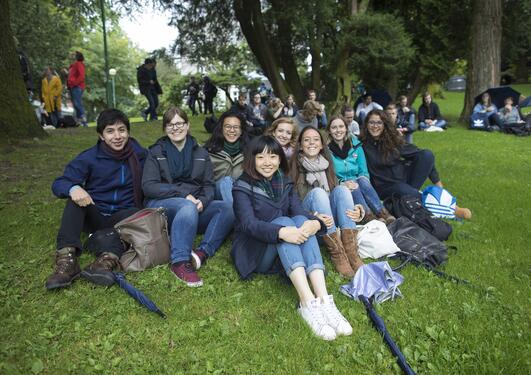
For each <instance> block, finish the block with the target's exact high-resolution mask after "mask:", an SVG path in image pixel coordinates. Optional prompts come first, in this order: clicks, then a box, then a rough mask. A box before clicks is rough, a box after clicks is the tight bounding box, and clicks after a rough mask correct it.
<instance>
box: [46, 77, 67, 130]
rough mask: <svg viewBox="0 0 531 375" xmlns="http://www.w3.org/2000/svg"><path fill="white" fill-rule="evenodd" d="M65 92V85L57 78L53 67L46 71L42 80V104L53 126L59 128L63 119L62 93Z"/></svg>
mask: <svg viewBox="0 0 531 375" xmlns="http://www.w3.org/2000/svg"><path fill="white" fill-rule="evenodd" d="M62 91H63V84H62V83H61V79H60V78H59V76H57V75H56V74H55V72H54V70H53V68H51V67H47V68H46V69H45V70H44V78H43V79H42V88H41V96H42V104H43V105H44V110H45V111H46V113H47V114H48V116H49V117H50V119H51V121H52V125H53V126H55V127H57V125H58V123H59V118H60V117H61V93H62Z"/></svg>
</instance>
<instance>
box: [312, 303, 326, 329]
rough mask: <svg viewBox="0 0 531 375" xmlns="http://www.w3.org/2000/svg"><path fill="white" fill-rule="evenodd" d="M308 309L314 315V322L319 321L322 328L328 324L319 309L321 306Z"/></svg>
mask: <svg viewBox="0 0 531 375" xmlns="http://www.w3.org/2000/svg"><path fill="white" fill-rule="evenodd" d="M321 306H322V305H321ZM308 309H309V310H310V314H311V315H312V318H313V319H314V321H317V323H318V324H319V325H320V326H321V328H322V326H324V325H326V324H328V323H327V322H326V319H325V317H324V315H323V313H322V311H321V310H320V309H319V306H308Z"/></svg>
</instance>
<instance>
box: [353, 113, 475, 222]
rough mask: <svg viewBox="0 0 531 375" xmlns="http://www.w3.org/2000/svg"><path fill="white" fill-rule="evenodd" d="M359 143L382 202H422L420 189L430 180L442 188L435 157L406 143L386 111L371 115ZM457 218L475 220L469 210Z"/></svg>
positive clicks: (373, 184)
mask: <svg viewBox="0 0 531 375" xmlns="http://www.w3.org/2000/svg"><path fill="white" fill-rule="evenodd" d="M360 139H361V141H362V143H363V151H364V152H365V157H366V158H367V166H368V168H369V174H370V176H371V182H372V186H374V189H375V190H376V191H377V192H378V195H379V196H380V198H382V199H386V198H388V197H391V196H393V195H396V196H398V197H403V196H414V197H417V198H418V199H422V194H421V192H420V191H419V189H420V188H421V187H422V185H423V184H424V182H425V181H426V179H427V178H428V177H429V179H430V180H431V182H432V183H433V184H435V185H437V186H440V187H443V186H442V182H441V180H440V178H439V173H438V172H437V169H436V168H435V156H434V155H433V153H432V152H431V151H430V150H421V149H419V148H418V147H417V146H415V145H414V144H411V143H405V141H404V138H403V137H402V136H401V135H400V134H399V133H398V130H396V126H394V125H393V124H392V123H391V120H390V119H389V116H387V114H386V113H385V112H384V111H380V110H373V111H371V112H369V114H368V115H367V118H366V119H365V126H364V127H363V128H362V129H361V134H360ZM455 214H456V216H457V217H460V218H465V219H469V218H470V217H471V216H472V213H471V212H470V210H468V209H466V208H460V207H456V210H455Z"/></svg>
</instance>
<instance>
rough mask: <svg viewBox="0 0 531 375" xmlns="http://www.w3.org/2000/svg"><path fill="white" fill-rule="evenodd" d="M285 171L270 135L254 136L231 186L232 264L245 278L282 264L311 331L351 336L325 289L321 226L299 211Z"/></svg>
mask: <svg viewBox="0 0 531 375" xmlns="http://www.w3.org/2000/svg"><path fill="white" fill-rule="evenodd" d="M287 167H288V166H287V160H286V156H285V155H284V152H283V151H282V147H281V146H280V144H279V143H278V142H277V141H276V140H275V139H274V138H273V137H271V136H260V137H258V138H255V139H253V140H252V141H251V143H250V144H249V145H248V147H247V148H246V150H245V162H244V167H243V170H244V173H243V174H242V176H241V177H240V178H239V179H238V180H236V182H235V184H234V187H233V196H234V212H235V214H236V225H235V235H234V241H233V245H232V251H231V256H232V259H233V261H234V265H235V266H236V269H237V270H238V272H239V274H240V276H241V277H242V278H243V279H247V278H249V277H250V276H251V275H252V274H253V273H265V274H267V273H274V272H278V267H277V265H278V262H279V261H280V264H281V266H282V268H283V269H284V271H285V273H286V274H287V275H288V277H289V278H290V280H291V282H292V283H293V286H294V287H295V289H296V291H297V294H298V296H299V300H300V302H299V307H298V312H299V314H300V315H301V317H302V318H303V319H304V320H305V321H306V322H307V323H308V325H309V326H310V328H311V329H312V331H313V332H314V333H315V334H316V335H317V336H319V337H321V338H323V339H325V340H333V339H335V338H336V336H337V335H350V334H351V333H352V327H351V326H350V324H349V323H348V321H347V320H346V319H345V318H344V317H343V316H342V315H341V313H340V312H339V310H338V309H337V308H336V306H335V303H334V299H333V297H332V295H329V294H328V292H327V289H326V283H325V277H324V264H323V261H322V258H321V253H320V251H319V245H318V243H317V240H316V238H315V234H316V233H318V232H322V231H324V230H325V227H324V223H322V222H321V221H320V220H319V219H318V218H317V217H315V216H313V215H310V214H309V213H308V212H307V211H305V210H304V209H303V207H302V204H301V201H300V198H299V197H298V195H297V192H296V191H295V189H294V188H293V183H292V182H291V180H290V179H289V177H288V176H287V175H286V174H285V173H286V171H287ZM308 279H309V282H308ZM310 284H311V286H310ZM312 289H313V290H312Z"/></svg>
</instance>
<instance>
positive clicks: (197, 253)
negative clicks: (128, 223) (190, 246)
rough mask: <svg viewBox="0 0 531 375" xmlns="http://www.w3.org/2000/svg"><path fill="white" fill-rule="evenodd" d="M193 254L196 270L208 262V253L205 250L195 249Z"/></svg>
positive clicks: (193, 264)
mask: <svg viewBox="0 0 531 375" xmlns="http://www.w3.org/2000/svg"><path fill="white" fill-rule="evenodd" d="M191 255H192V266H194V268H195V269H196V270H198V269H199V268H201V267H202V266H204V265H205V264H206V261H207V258H208V255H207V253H206V252H205V251H203V250H201V249H195V250H192V254H191Z"/></svg>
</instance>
